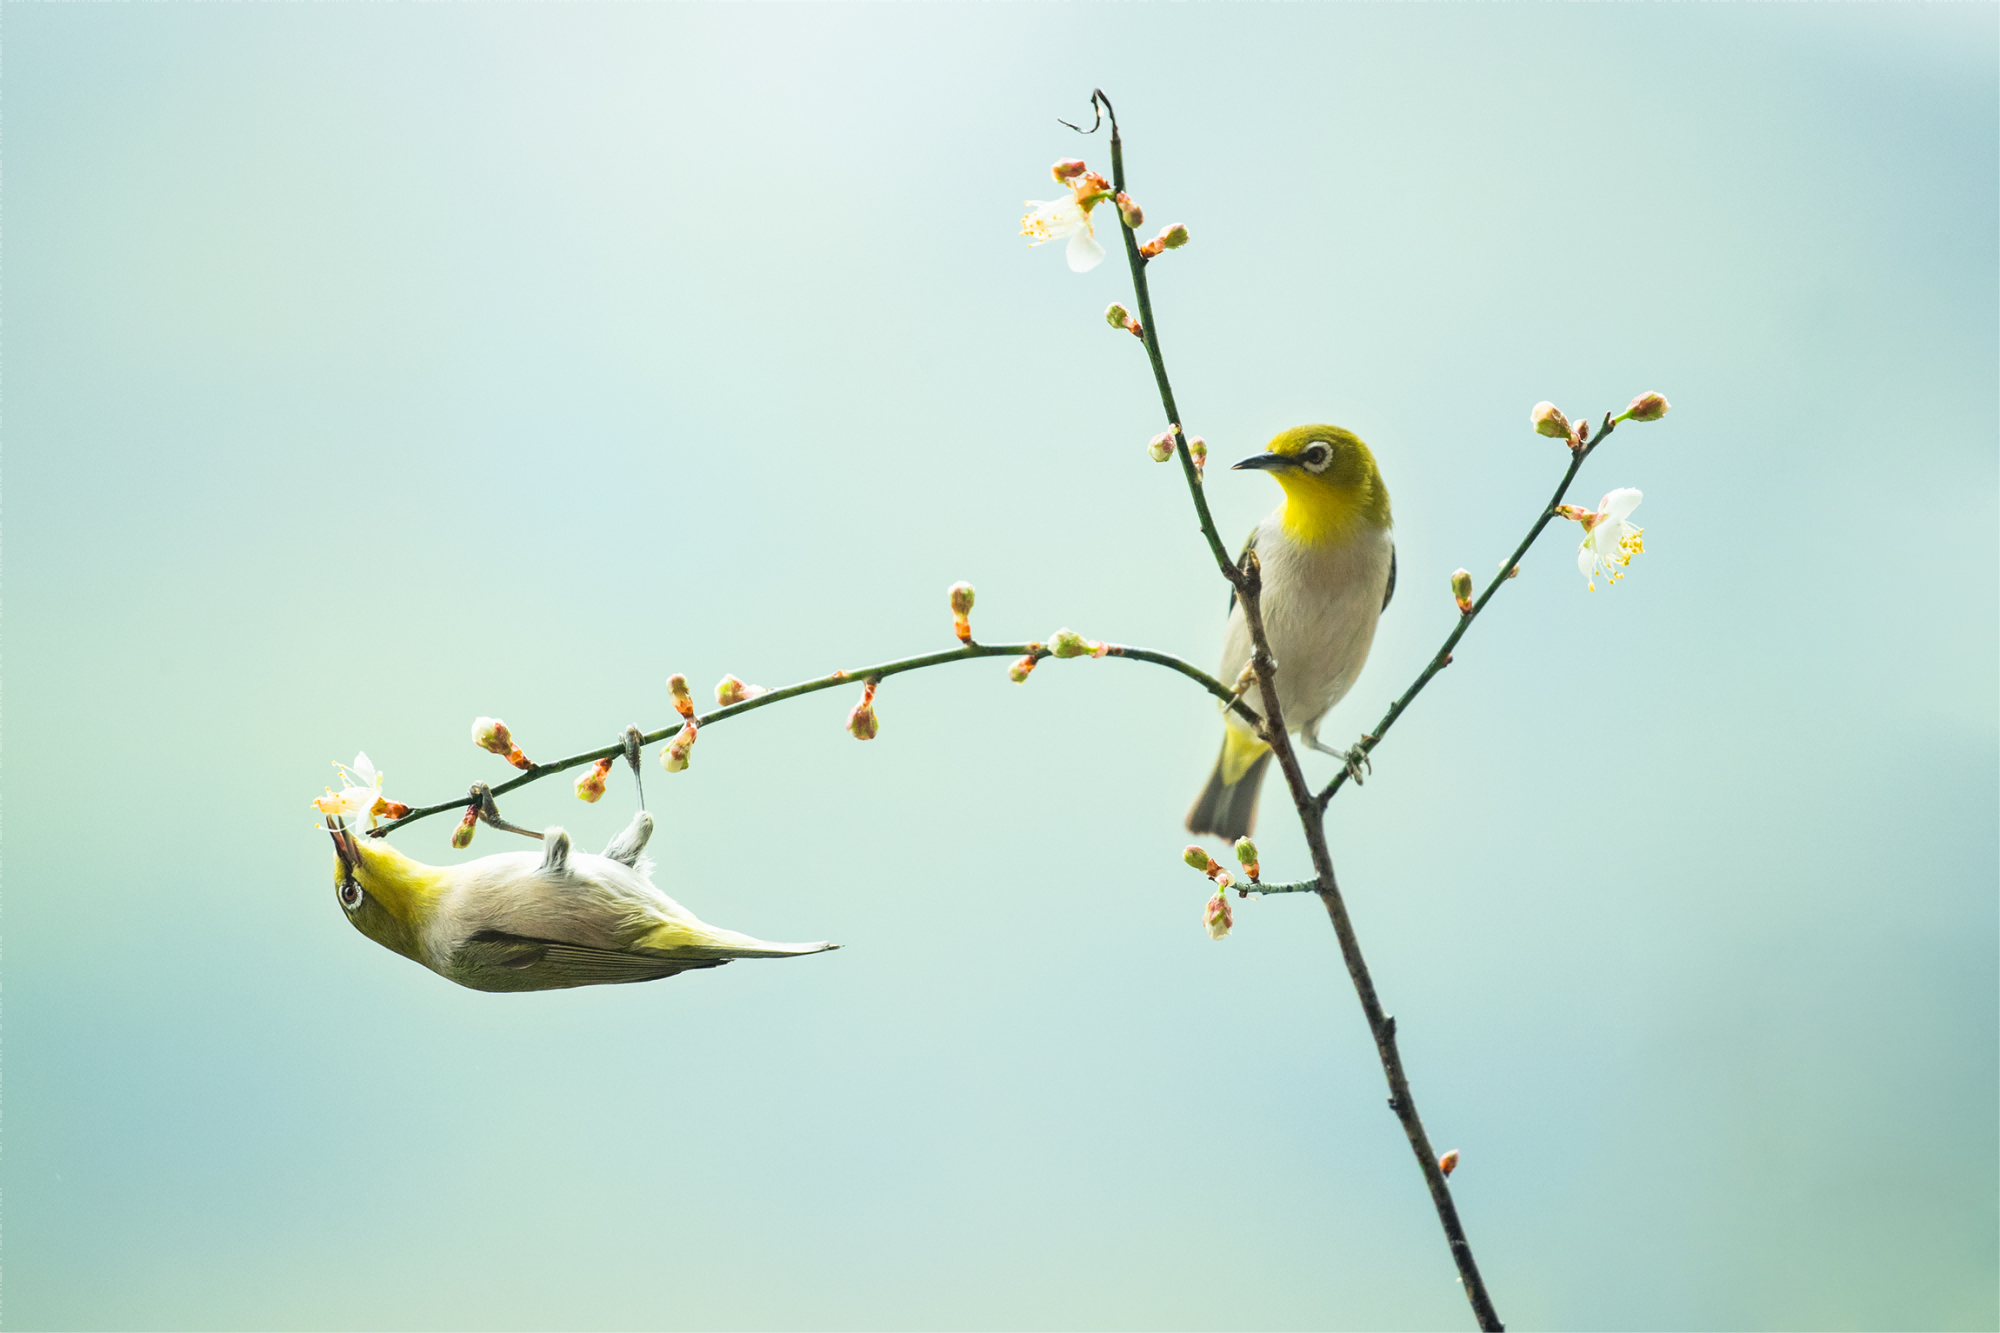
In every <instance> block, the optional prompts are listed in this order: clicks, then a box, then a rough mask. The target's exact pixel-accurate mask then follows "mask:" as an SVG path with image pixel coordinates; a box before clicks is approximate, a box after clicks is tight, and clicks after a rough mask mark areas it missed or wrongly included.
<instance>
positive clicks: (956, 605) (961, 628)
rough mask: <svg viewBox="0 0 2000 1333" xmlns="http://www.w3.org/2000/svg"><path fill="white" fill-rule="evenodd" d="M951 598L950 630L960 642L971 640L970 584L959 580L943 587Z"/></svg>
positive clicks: (969, 641)
mask: <svg viewBox="0 0 2000 1333" xmlns="http://www.w3.org/2000/svg"><path fill="white" fill-rule="evenodd" d="M945 595H946V596H947V597H949V598H950V599H951V632H952V633H953V634H956V635H957V636H958V641H959V642H960V643H971V642H972V596H973V594H972V585H971V584H970V583H966V582H963V581H960V582H958V583H954V584H952V585H951V587H949V588H947V589H945Z"/></svg>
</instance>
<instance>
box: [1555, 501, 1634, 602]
mask: <svg viewBox="0 0 2000 1333" xmlns="http://www.w3.org/2000/svg"><path fill="white" fill-rule="evenodd" d="M1643 498H1644V497H1643V496H1642V495H1641V494H1640V493H1639V492H1638V491H1636V490H1634V489H1633V488H1632V487H1630V486H1623V487H1620V488H1619V489H1618V490H1615V491H1613V492H1611V493H1610V494H1609V495H1607V496H1605V497H1604V498H1603V499H1602V500H1601V501H1599V502H1598V505H1597V512H1596V513H1594V514H1593V513H1587V512H1585V511H1584V510H1581V509H1578V508H1576V507H1575V506H1574V505H1565V506H1564V515H1565V517H1568V518H1574V519H1575V520H1576V521H1577V522H1579V523H1581V524H1583V545H1582V546H1579V547H1578V548H1577V552H1576V567H1577V568H1578V569H1579V570H1581V571H1583V577H1584V579H1585V581H1586V582H1587V583H1588V584H1589V587H1590V590H1591V591H1592V592H1596V591H1597V576H1598V575H1600V574H1607V575H1609V576H1610V582H1611V583H1616V582H1618V580H1620V579H1622V578H1624V577H1625V567H1626V566H1627V565H1629V564H1631V563H1632V557H1633V556H1635V555H1640V554H1643V553H1644V551H1645V549H1646V543H1645V540H1644V534H1645V531H1646V530H1645V529H1644V528H1642V527H1639V526H1638V525H1637V524H1635V523H1633V522H1632V521H1631V514H1632V511H1633V510H1634V509H1637V508H1638V507H1639V501H1640V500H1641V499H1643Z"/></svg>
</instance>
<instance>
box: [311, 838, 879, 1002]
mask: <svg viewBox="0 0 2000 1333" xmlns="http://www.w3.org/2000/svg"><path fill="white" fill-rule="evenodd" d="M328 825H329V829H328V831H329V832H331V833H332V834H333V848H334V855H335V857H336V858H337V859H336V861H335V864H334V876H333V892H334V898H335V899H336V900H337V901H338V902H339V903H340V906H341V909H342V910H343V911H344V912H346V914H347V919H348V920H349V921H351V922H353V923H354V928H355V929H356V930H358V931H360V932H361V933H362V934H363V935H366V936H367V937H368V938H369V939H372V940H374V941H375V942H376V943H377V944H380V945H381V946H383V947H384V948H386V949H391V950H394V951H395V952H396V953H399V954H401V955H403V957H405V958H408V959H411V960H412V961H415V962H418V963H422V964H423V965H424V966H425V967H428V968H429V969H430V970H431V971H433V972H435V973H437V974H438V975H439V976H441V977H445V978H447V979H449V980H451V981H456V982H457V983H458V984H459V985H461V986H469V987H471V988H472V989H473V990H485V991H526V990H558V989H561V988H564V987H568V986H604V985H614V984H617V983H619V982H626V981H654V980H657V979H659V978H660V977H671V976H673V975H675V974H676V973H680V972H686V971H689V970H690V969H693V968H703V967H720V966H721V965H722V964H724V963H727V962H729V961H730V960H732V959H736V958H788V957H792V956H795V955H798V954H808V953H821V952H824V951H825V950H828V949H834V948H838V947H839V946H838V945H834V944H828V943H826V942H825V941H823V940H822V941H820V942H819V943H817V944H773V943H771V942H770V941H768V940H758V939H752V938H751V937H750V936H748V935H743V934H739V933H738V932H736V931H733V930H723V929H721V928H719V927H716V926H711V925H707V924H705V923H704V922H702V921H699V920H697V919H696V918H695V916H694V914H693V913H692V912H690V911H688V910H687V909H686V908H685V907H682V906H681V905H680V904H679V903H677V902H675V901H674V900H673V899H671V898H669V897H667V895H666V894H664V893H661V892H660V891H659V890H658V889H656V888H654V887H653V881H652V874H651V872H652V863H651V862H649V861H646V860H644V859H642V857H641V855H640V853H641V852H643V851H644V850H645V846H646V840H647V839H648V838H650V837H651V836H652V833H653V817H652V816H651V815H649V814H647V813H646V812H645V811H643V810H641V811H640V812H639V813H638V814H636V815H634V816H633V817H632V822H631V824H630V825H629V826H627V827H626V829H625V831H624V832H623V833H621V834H619V835H618V837H617V838H616V839H614V840H613V841H612V843H611V845H610V846H609V847H606V848H605V849H604V853H603V855H601V856H593V855H591V854H590V853H588V852H578V851H574V850H573V849H572V848H571V846H570V837H569V834H567V833H565V832H564V831H563V830H562V829H559V828H551V829H549V830H548V831H547V832H546V833H545V834H544V835H543V845H542V850H540V851H523V852H501V853H499V854H498V855H495V856H483V857H480V858H479V859H478V860H476V861H468V862H466V863H465V864H464V865H456V866H427V865H424V864H423V863H421V862H419V861H413V860H411V859H410V858H409V857H407V856H405V855H403V853H401V852H399V851H397V850H396V849H395V848H394V847H391V846H390V845H389V844H388V843H386V842H382V841H380V840H379V839H375V838H369V837H365V836H361V835H359V834H358V833H356V831H355V830H353V829H350V828H346V827H344V826H342V825H341V824H340V823H339V821H338V820H329V821H328Z"/></svg>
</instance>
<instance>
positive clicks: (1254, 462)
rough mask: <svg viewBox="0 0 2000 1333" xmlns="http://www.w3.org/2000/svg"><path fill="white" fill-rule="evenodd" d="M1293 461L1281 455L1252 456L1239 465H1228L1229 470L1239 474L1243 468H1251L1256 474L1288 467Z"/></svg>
mask: <svg viewBox="0 0 2000 1333" xmlns="http://www.w3.org/2000/svg"><path fill="white" fill-rule="evenodd" d="M1295 461H1296V460H1295V459H1290V458H1287V457H1285V456H1284V455H1283V454H1252V455H1251V456H1250V457H1248V458H1246V459H1244V460H1243V461H1242V462H1240V463H1232V464H1230V467H1229V470H1230V471H1231V472H1240V471H1242V470H1243V469H1244V468H1251V469H1254V470H1256V471H1258V472H1271V471H1275V470H1276V469H1278V468H1281V467H1290V466H1291V465H1292V464H1293V463H1294V462H1295Z"/></svg>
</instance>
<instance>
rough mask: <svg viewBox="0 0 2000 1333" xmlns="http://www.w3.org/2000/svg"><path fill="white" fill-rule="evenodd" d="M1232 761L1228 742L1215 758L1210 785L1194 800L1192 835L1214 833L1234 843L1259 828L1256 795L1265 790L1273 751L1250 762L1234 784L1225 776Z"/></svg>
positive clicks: (1189, 822) (1190, 821) (1189, 819)
mask: <svg viewBox="0 0 2000 1333" xmlns="http://www.w3.org/2000/svg"><path fill="white" fill-rule="evenodd" d="M1229 758H1230V755H1229V743H1228V741H1226V740H1225V741H1224V742H1223V746H1222V753H1221V754H1220V755H1218V756H1216V760H1215V771H1214V772H1212V773H1210V774H1209V775H1208V785H1207V786H1206V787H1203V788H1202V789H1201V795H1199V796H1197V797H1195V799H1194V805H1193V806H1192V807H1191V808H1190V809H1189V810H1188V815H1187V829H1188V832H1189V833H1212V834H1214V835H1215V836H1216V837H1218V838H1221V839H1224V840H1225V841H1228V842H1234V841H1236V840H1237V839H1238V838H1241V837H1244V836H1245V835H1247V834H1248V833H1249V832H1250V830H1251V829H1252V828H1254V827H1256V824H1257V796H1258V793H1259V792H1261V791H1262V790H1263V787H1264V766H1265V765H1266V764H1268V763H1270V762H1271V752H1270V751H1269V750H1266V751H1264V753H1262V754H1260V755H1258V756H1257V757H1256V758H1255V759H1253V760H1251V761H1250V766H1249V767H1248V768H1246V769H1244V770H1243V771H1242V772H1241V773H1240V774H1239V775H1238V776H1237V779H1236V781H1234V782H1230V781H1229V780H1228V779H1227V776H1226V774H1227V769H1228V767H1229Z"/></svg>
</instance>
